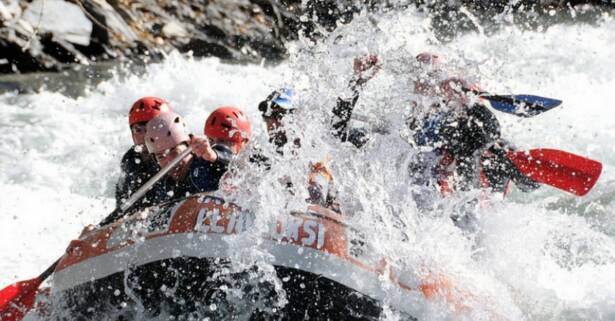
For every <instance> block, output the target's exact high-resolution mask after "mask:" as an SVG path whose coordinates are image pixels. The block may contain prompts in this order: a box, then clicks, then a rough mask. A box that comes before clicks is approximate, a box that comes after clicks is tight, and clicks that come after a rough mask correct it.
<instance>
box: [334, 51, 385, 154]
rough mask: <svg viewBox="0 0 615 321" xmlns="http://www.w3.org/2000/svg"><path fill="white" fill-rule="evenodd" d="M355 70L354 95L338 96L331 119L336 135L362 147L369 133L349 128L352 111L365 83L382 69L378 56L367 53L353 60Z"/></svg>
mask: <svg viewBox="0 0 615 321" xmlns="http://www.w3.org/2000/svg"><path fill="white" fill-rule="evenodd" d="M353 70H354V73H355V75H354V77H353V79H352V80H351V81H350V84H349V87H350V90H352V96H351V97H350V98H341V97H338V98H337V101H336V105H335V107H334V108H333V110H332V112H333V119H332V120H331V127H332V129H333V135H334V136H335V137H338V138H339V139H340V140H341V141H342V142H346V141H349V142H351V143H352V144H353V145H355V146H356V147H358V148H360V147H361V146H363V145H364V144H365V143H366V142H367V133H366V132H365V131H362V130H358V129H354V130H352V129H349V128H348V123H349V122H350V119H351V118H352V112H353V110H354V107H355V106H356V104H357V101H358V100H359V94H360V90H361V89H362V87H363V85H365V83H367V81H369V80H370V79H372V78H373V77H374V76H375V75H376V73H377V72H378V70H380V66H379V65H378V57H377V56H374V55H367V56H364V57H361V58H356V59H355V60H354V62H353Z"/></svg>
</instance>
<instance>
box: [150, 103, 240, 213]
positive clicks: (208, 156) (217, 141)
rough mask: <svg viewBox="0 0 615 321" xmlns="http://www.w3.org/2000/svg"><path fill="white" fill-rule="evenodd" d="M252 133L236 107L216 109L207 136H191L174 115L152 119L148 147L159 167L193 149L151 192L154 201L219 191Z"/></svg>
mask: <svg viewBox="0 0 615 321" xmlns="http://www.w3.org/2000/svg"><path fill="white" fill-rule="evenodd" d="M251 132H252V131H251V125H250V122H249V120H248V119H247V117H246V115H245V114H244V113H243V112H242V111H241V110H240V109H238V108H235V107H220V108H218V109H216V110H214V111H213V112H212V113H211V114H210V115H209V117H208V118H207V120H206V122H205V128H204V133H205V136H197V135H191V134H189V131H188V128H187V126H186V123H185V122H184V120H183V119H182V117H181V116H179V115H178V114H175V113H166V114H162V115H159V116H157V117H155V118H153V119H152V120H150V121H149V122H148V123H147V129H146V134H145V144H146V146H147V149H148V150H149V151H150V153H151V154H152V155H153V156H154V158H155V159H156V161H157V162H158V165H159V166H160V167H164V166H165V165H166V164H168V163H170V162H171V161H172V160H173V159H174V158H175V157H177V156H178V155H179V154H181V153H182V151H184V150H185V149H186V148H188V146H190V147H191V148H192V153H190V154H189V155H188V156H186V157H185V158H184V159H183V160H182V161H181V162H180V163H179V164H178V165H177V166H176V167H175V168H174V169H173V170H172V171H171V172H169V174H168V175H167V177H166V178H164V179H162V180H160V181H159V182H158V183H157V184H156V185H154V187H153V189H152V191H151V193H152V194H153V195H154V197H153V198H154V202H155V203H161V202H165V201H169V200H172V199H175V198H184V197H186V196H189V195H191V194H195V193H201V192H212V191H216V190H218V188H219V185H220V179H221V178H222V176H223V175H224V174H225V173H226V171H227V169H228V165H229V163H230V162H231V160H232V159H233V158H234V157H235V155H237V154H239V153H240V152H241V150H242V149H243V148H244V147H245V145H246V144H247V143H248V142H249V141H250V136H251Z"/></svg>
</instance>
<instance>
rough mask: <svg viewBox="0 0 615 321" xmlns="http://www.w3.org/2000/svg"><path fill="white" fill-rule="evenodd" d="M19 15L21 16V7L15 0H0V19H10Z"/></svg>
mask: <svg viewBox="0 0 615 321" xmlns="http://www.w3.org/2000/svg"><path fill="white" fill-rule="evenodd" d="M19 16H21V8H20V7H19V3H18V2H17V1H15V0H11V1H0V21H10V20H13V19H15V18H17V17H19Z"/></svg>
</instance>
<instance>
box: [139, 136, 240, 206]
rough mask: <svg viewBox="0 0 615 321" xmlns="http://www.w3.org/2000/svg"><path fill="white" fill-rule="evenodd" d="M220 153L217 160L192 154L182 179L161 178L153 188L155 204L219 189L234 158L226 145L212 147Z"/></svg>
mask: <svg viewBox="0 0 615 321" xmlns="http://www.w3.org/2000/svg"><path fill="white" fill-rule="evenodd" d="M212 148H213V149H214V151H215V152H216V154H217V155H218V157H217V159H216V161H215V162H210V161H208V160H205V159H203V158H200V157H198V156H196V155H194V154H193V155H192V161H191V162H190V165H189V166H190V167H189V169H188V171H187V173H186V176H185V177H184V178H183V179H182V180H181V181H176V180H174V179H173V178H172V177H171V176H167V177H165V178H163V179H162V180H160V181H159V182H158V183H156V185H154V187H153V188H152V190H151V191H150V192H151V193H152V195H153V202H154V203H155V204H159V203H163V202H167V201H171V200H174V199H182V198H185V197H188V196H190V195H192V194H196V193H202V192H213V191H216V190H218V187H219V185H220V179H221V178H222V176H223V175H224V174H225V173H226V171H227V169H228V165H229V163H230V162H231V160H232V159H233V152H232V151H231V150H230V149H229V148H228V147H226V146H224V145H214V146H213V147H212Z"/></svg>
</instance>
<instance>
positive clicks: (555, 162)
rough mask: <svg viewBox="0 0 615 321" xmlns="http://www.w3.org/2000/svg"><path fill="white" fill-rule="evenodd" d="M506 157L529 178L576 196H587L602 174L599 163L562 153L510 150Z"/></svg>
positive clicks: (545, 150) (542, 149)
mask: <svg viewBox="0 0 615 321" xmlns="http://www.w3.org/2000/svg"><path fill="white" fill-rule="evenodd" d="M507 156H508V158H509V159H510V160H511V161H512V162H513V163H514V164H515V166H517V168H518V169H519V171H521V173H523V174H524V175H526V176H527V177H529V178H531V179H533V180H534V181H536V182H539V183H543V184H547V185H550V186H553V187H555V188H559V189H561V190H564V191H567V192H570V193H573V194H575V195H577V196H583V195H585V194H587V193H588V192H589V191H590V190H591V189H592V187H594V185H595V184H596V181H598V178H599V177H600V173H601V172H602V164H601V163H600V162H598V161H595V160H592V159H589V158H585V157H583V156H579V155H575V154H572V153H568V152H564V151H561V150H555V149H548V148H539V149H532V150H530V151H519V152H513V151H510V152H508V155H507Z"/></svg>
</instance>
